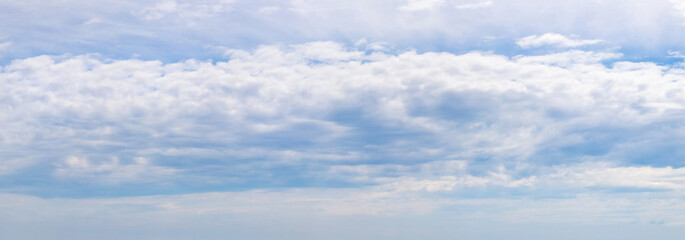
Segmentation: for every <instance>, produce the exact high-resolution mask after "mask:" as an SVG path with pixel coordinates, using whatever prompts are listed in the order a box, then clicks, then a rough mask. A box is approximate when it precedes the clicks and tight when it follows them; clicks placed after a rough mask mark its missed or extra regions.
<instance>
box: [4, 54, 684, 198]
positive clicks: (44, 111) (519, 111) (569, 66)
mask: <svg viewBox="0 0 685 240" xmlns="http://www.w3.org/2000/svg"><path fill="white" fill-rule="evenodd" d="M228 53H229V56H230V60H228V61H219V62H216V63H212V62H203V61H197V60H187V61H183V62H177V63H168V64H164V63H161V62H159V61H141V60H99V59H97V58H95V57H93V56H75V57H68V56H62V57H57V56H40V57H35V58H28V59H20V60H16V61H14V62H12V63H11V64H9V65H7V66H5V67H4V68H3V72H2V73H0V74H1V76H0V79H1V80H0V81H2V84H3V85H4V86H6V87H7V88H8V89H13V90H12V91H10V92H7V93H6V94H5V95H4V97H3V98H0V108H1V109H7V111H2V113H1V114H0V124H2V125H3V126H12V127H10V128H3V129H2V130H0V138H1V139H2V142H0V143H1V144H2V148H4V149H9V150H8V151H7V152H6V153H3V154H6V155H7V156H8V157H11V158H16V156H29V157H32V158H33V159H36V160H35V161H36V162H37V164H43V165H48V166H54V164H53V163H52V162H51V161H52V160H51V159H55V158H58V159H70V156H73V155H74V154H75V153H74V151H75V150H77V151H78V153H79V154H81V155H78V156H87V157H88V160H89V161H87V162H85V163H87V167H83V166H81V165H79V164H78V163H83V162H78V161H76V162H74V164H69V163H68V162H62V163H60V164H59V165H58V169H59V170H58V171H57V172H56V173H55V175H56V176H62V177H63V179H65V180H69V179H79V178H78V176H86V178H97V176H102V178H103V179H105V180H103V181H102V182H108V181H114V180H107V179H114V178H113V176H116V175H117V174H119V175H122V176H130V177H127V178H125V179H126V180H125V181H126V182H135V181H144V179H145V178H144V177H140V176H142V175H141V174H143V172H145V171H148V170H149V172H151V173H155V174H157V173H159V174H157V175H164V173H165V171H166V170H165V169H164V168H161V167H159V166H155V165H151V164H148V165H145V164H140V163H130V164H123V162H122V163H118V162H106V161H105V162H100V161H102V159H110V158H111V157H117V158H118V159H122V160H131V159H135V158H136V157H143V158H145V159H150V160H151V161H154V162H156V163H158V164H160V165H163V166H168V167H169V168H172V167H173V168H174V169H178V171H183V172H182V173H179V174H177V176H179V178H194V177H200V176H201V177H202V178H207V179H213V180H212V181H217V182H220V183H221V182H225V181H228V180H226V179H225V178H223V176H224V175H221V174H206V173H205V172H203V171H204V170H203V166H204V164H207V161H208V162H210V163H211V165H212V166H214V168H217V169H220V170H217V171H224V174H228V173H230V174H233V175H236V176H239V177H238V178H241V179H244V180H246V181H249V179H262V180H263V181H267V182H268V181H274V182H277V181H279V179H282V178H284V177H286V176H288V177H294V178H298V177H303V178H304V177H310V176H317V177H320V176H322V175H323V173H325V172H328V171H332V172H335V173H338V174H340V176H349V178H347V179H346V178H335V179H344V181H349V182H361V183H373V184H385V183H387V182H386V181H381V180H382V179H381V178H383V177H385V178H389V177H390V178H392V177H397V176H393V175H392V174H391V173H392V171H396V172H398V173H402V172H403V171H409V172H412V171H413V172H421V170H419V168H420V167H419V166H422V165H421V164H428V163H426V162H431V161H435V160H436V159H461V160H465V161H471V160H473V159H478V158H482V157H484V156H485V157H487V158H488V159H490V160H488V161H483V162H482V163H481V164H483V165H485V166H480V167H481V168H485V169H488V170H484V171H485V172H486V173H485V174H480V175H478V174H475V175H474V174H471V177H474V178H471V180H473V179H475V180H478V181H481V180H482V179H480V180H479V179H478V178H485V177H494V176H495V175H497V174H499V172H498V171H499V170H497V169H496V167H498V166H499V165H500V164H503V165H504V166H506V167H507V168H511V167H512V164H515V163H517V162H519V163H526V162H530V161H540V160H535V159H550V158H553V159H557V160H555V161H558V162H564V161H575V160H574V159H578V158H581V159H582V158H585V157H603V158H604V159H609V160H607V161H618V162H625V163H631V162H632V161H639V159H635V157H634V156H641V154H647V155H646V156H649V154H651V153H650V152H649V151H658V150H659V146H660V145H662V144H666V143H669V142H673V141H674V139H680V138H682V137H684V136H685V132H684V131H683V130H681V129H680V128H678V127H677V124H676V125H674V127H673V128H672V129H670V130H669V131H668V134H660V133H661V131H660V130H659V129H662V127H663V121H676V122H677V121H679V119H680V116H681V115H680V114H679V113H680V111H682V109H683V106H685V94H684V93H683V90H682V89H683V87H682V86H681V85H682V84H683V83H685V76H684V75H683V71H682V69H679V68H677V67H665V66H659V65H656V64H653V63H633V62H616V63H614V64H613V66H611V67H607V66H606V65H603V64H602V63H601V61H603V60H606V59H608V58H612V57H617V54H616V53H611V52H589V51H578V50H573V51H567V52H561V53H555V54H550V55H542V56H532V57H531V56H517V57H514V58H509V57H506V56H501V55H496V54H491V53H479V52H473V53H467V54H461V55H455V54H450V53H435V52H427V53H421V54H419V53H416V52H405V53H399V54H393V53H384V52H367V53H364V52H360V51H357V50H351V49H348V48H346V47H345V46H343V45H341V44H338V43H334V42H313V43H307V44H301V45H292V46H263V47H260V48H257V49H255V50H254V51H242V50H230V51H228ZM588 128H589V129H591V130H588ZM595 128H597V129H600V130H601V129H637V130H634V131H629V132H635V134H637V135H640V136H642V135H648V136H650V137H649V138H638V137H626V136H625V135H621V134H625V131H623V130H621V131H618V130H617V131H616V132H602V134H604V135H602V136H601V137H603V139H605V140H601V141H599V140H595V139H597V136H594V135H592V134H593V133H594V132H597V131H600V130H592V129H595ZM605 136H609V137H605ZM65 139H66V140H65ZM641 139H642V140H641ZM588 145H592V147H588ZM29 146H30V149H33V150H32V151H31V152H25V151H23V150H22V149H29ZM634 146H642V147H639V148H636V147H634ZM123 149H125V150H123ZM563 149H577V150H572V151H566V150H564V151H566V152H561V151H562V150H563ZM550 151H551V152H550ZM555 151H559V152H555ZM673 154H675V155H673V156H671V157H674V158H675V157H678V156H679V155H677V154H678V153H677V152H675V153H673ZM550 156H551V157H550ZM249 159H259V161H251V160H249ZM195 161H205V162H203V163H197V164H195V163H194V162H195ZM378 161H380V162H378ZM384 161H387V162H394V163H400V162H403V163H407V164H402V167H392V168H380V169H375V170H374V168H368V169H367V170H365V171H370V172H371V173H373V174H367V175H364V174H360V173H357V172H355V171H357V170H353V169H356V167H360V169H363V166H365V165H368V164H369V163H372V162H373V163H374V164H382V163H385V162H384ZM549 161H551V160H549ZM558 162H557V163H558ZM311 163H317V164H316V166H317V167H313V168H307V167H303V166H310V164H311ZM553 163H554V162H550V163H548V164H553ZM339 165H340V166H339ZM341 166H349V168H348V169H347V170H345V168H340V167H341ZM538 167H539V166H538ZM275 168H292V169H298V170H293V171H291V172H288V171H282V172H279V174H283V175H273V174H272V172H277V171H273V169H275ZM491 168H493V169H495V170H492V169H491ZM529 168H534V167H529ZM136 169H137V170H136ZM247 169H249V171H247ZM167 170H168V169H167ZM359 171H361V170H359ZM455 171H456V170H455ZM488 172H493V174H494V175H492V176H490V175H488V174H489V173H488ZM129 173H130V174H129ZM127 174H129V175H127ZM345 174H347V175H345ZM417 174H418V173H417ZM417 174H410V175H407V176H405V177H413V178H414V179H415V180H416V181H419V182H421V181H424V180H430V181H442V182H445V181H447V182H450V183H449V184H452V183H455V184H456V185H454V186H455V189H456V188H458V187H457V186H460V184H461V185H463V184H466V182H468V181H471V180H469V175H468V174H467V173H459V174H456V173H455V174H450V173H443V174H433V175H430V176H429V175H420V174H419V175H417ZM71 176H73V178H72V177H71ZM445 176H446V177H455V180H454V181H453V180H450V179H447V180H441V179H440V178H441V177H445ZM507 176H508V175H507ZM265 179H266V180H265ZM522 179H524V178H514V177H511V178H510V179H506V178H501V179H500V180H493V179H490V180H483V181H486V182H488V183H489V184H495V185H498V186H508V185H512V184H513V185H517V184H520V185H525V184H524V183H523V182H521V183H517V182H516V181H519V180H522ZM234 180H235V179H232V180H231V181H234ZM405 180H406V179H405ZM475 180H474V181H475ZM95 182H96V181H95ZM428 183H430V182H428ZM449 184H447V185H444V184H443V185H440V186H442V187H440V188H445V186H450V185H449ZM466 185H468V184H466Z"/></svg>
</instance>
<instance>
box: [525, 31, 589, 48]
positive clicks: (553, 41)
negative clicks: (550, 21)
mask: <svg viewBox="0 0 685 240" xmlns="http://www.w3.org/2000/svg"><path fill="white" fill-rule="evenodd" d="M601 42H602V40H598V39H578V38H577V37H571V38H569V37H566V36H564V35H561V34H558V33H545V34H543V35H539V36H538V35H531V36H527V37H524V38H521V39H519V40H517V41H516V44H518V45H519V46H520V47H522V48H534V47H542V46H553V47H562V48H574V47H581V46H587V45H594V44H598V43H601Z"/></svg>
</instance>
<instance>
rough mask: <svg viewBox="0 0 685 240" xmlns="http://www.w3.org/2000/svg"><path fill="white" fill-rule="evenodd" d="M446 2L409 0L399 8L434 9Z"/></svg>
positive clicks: (410, 9) (414, 9) (439, 0)
mask: <svg viewBox="0 0 685 240" xmlns="http://www.w3.org/2000/svg"><path fill="white" fill-rule="evenodd" d="M443 4H445V0H407V2H406V3H405V4H404V5H402V6H400V7H399V8H398V9H399V10H402V11H407V12H415V11H425V10H433V9H435V8H437V7H440V6H442V5H443Z"/></svg>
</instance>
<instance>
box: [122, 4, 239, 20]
mask: <svg viewBox="0 0 685 240" xmlns="http://www.w3.org/2000/svg"><path fill="white" fill-rule="evenodd" d="M233 2H234V1H233V0H212V1H207V2H202V3H194V2H192V1H191V2H186V1H183V2H180V3H179V2H176V1H174V0H165V1H160V2H157V3H155V5H154V6H149V7H146V8H144V9H142V10H138V11H134V12H133V13H134V14H135V15H136V16H138V17H140V18H142V19H144V20H159V19H162V18H165V17H167V16H176V17H178V18H179V19H181V20H188V21H193V20H195V19H202V18H209V17H213V16H215V15H218V14H221V13H225V12H228V11H230V10H231V6H232V4H233Z"/></svg>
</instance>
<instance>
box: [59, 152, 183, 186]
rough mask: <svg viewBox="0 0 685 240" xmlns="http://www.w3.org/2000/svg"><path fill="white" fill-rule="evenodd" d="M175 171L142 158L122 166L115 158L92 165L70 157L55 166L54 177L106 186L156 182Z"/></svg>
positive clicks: (81, 158) (84, 159) (83, 159)
mask: <svg viewBox="0 0 685 240" xmlns="http://www.w3.org/2000/svg"><path fill="white" fill-rule="evenodd" d="M176 172H177V170H175V169H173V168H169V167H161V166H154V165H152V164H150V163H149V161H148V160H147V159H145V158H143V157H137V158H134V159H133V161H132V162H131V163H128V164H122V163H121V162H120V160H119V159H118V158H116V157H114V158H112V159H111V160H110V161H108V162H102V163H99V164H94V163H92V162H91V161H89V160H88V159H86V158H84V157H76V156H70V157H68V158H67V159H65V160H64V162H62V163H60V164H57V169H55V171H54V175H55V176H56V177H58V178H62V179H70V180H77V181H84V182H92V181H95V182H98V183H106V184H120V183H125V182H157V181H159V180H161V179H163V178H168V177H170V176H172V175H174V174H175V173H176Z"/></svg>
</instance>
